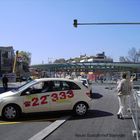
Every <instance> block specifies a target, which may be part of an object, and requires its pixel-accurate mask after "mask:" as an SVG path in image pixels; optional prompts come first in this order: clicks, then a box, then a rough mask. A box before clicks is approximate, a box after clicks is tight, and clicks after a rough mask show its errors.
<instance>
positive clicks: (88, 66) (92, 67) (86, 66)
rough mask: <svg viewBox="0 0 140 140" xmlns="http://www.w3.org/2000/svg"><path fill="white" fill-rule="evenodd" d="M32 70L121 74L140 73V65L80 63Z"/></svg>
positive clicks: (54, 64) (40, 67)
mask: <svg viewBox="0 0 140 140" xmlns="http://www.w3.org/2000/svg"><path fill="white" fill-rule="evenodd" d="M31 68H34V69H39V70H43V71H51V72H59V71H61V72H96V71H104V72H109V71H112V72H119V71H132V72H140V63H121V62H112V63H94V62H82V63H81V62H78V63H63V64H60V63H53V64H38V65H32V66H31Z"/></svg>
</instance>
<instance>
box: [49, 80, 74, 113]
mask: <svg viewBox="0 0 140 140" xmlns="http://www.w3.org/2000/svg"><path fill="white" fill-rule="evenodd" d="M73 99H74V91H73V90H71V89H70V87H69V85H68V84H67V83H66V82H65V81H54V89H53V90H52V91H51V93H50V106H51V111H58V110H69V109H71V108H72V102H73Z"/></svg>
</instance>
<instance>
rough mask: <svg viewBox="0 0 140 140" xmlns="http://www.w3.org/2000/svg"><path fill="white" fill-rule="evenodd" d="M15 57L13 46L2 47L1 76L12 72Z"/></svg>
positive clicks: (0, 58) (0, 47)
mask: <svg viewBox="0 0 140 140" xmlns="http://www.w3.org/2000/svg"><path fill="white" fill-rule="evenodd" d="M14 56H15V54H14V49H13V47H12V46H5V47H4V46H0V75H2V74H4V73H11V72H12V69H13V62H14Z"/></svg>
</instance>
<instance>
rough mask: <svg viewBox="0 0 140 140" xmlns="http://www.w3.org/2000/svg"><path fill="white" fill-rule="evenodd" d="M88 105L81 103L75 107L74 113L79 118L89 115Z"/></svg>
mask: <svg viewBox="0 0 140 140" xmlns="http://www.w3.org/2000/svg"><path fill="white" fill-rule="evenodd" d="M87 110H88V105H87V104H86V103H84V102H79V103H77V104H76V105H75V106H74V113H75V114H76V115H78V116H83V115H85V114H86V113H87Z"/></svg>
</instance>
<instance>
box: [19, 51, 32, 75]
mask: <svg viewBox="0 0 140 140" xmlns="http://www.w3.org/2000/svg"><path fill="white" fill-rule="evenodd" d="M18 57H21V62H19V63H22V65H23V70H24V71H25V72H28V71H29V65H30V63H31V53H29V52H25V51H20V52H19V53H18Z"/></svg>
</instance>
